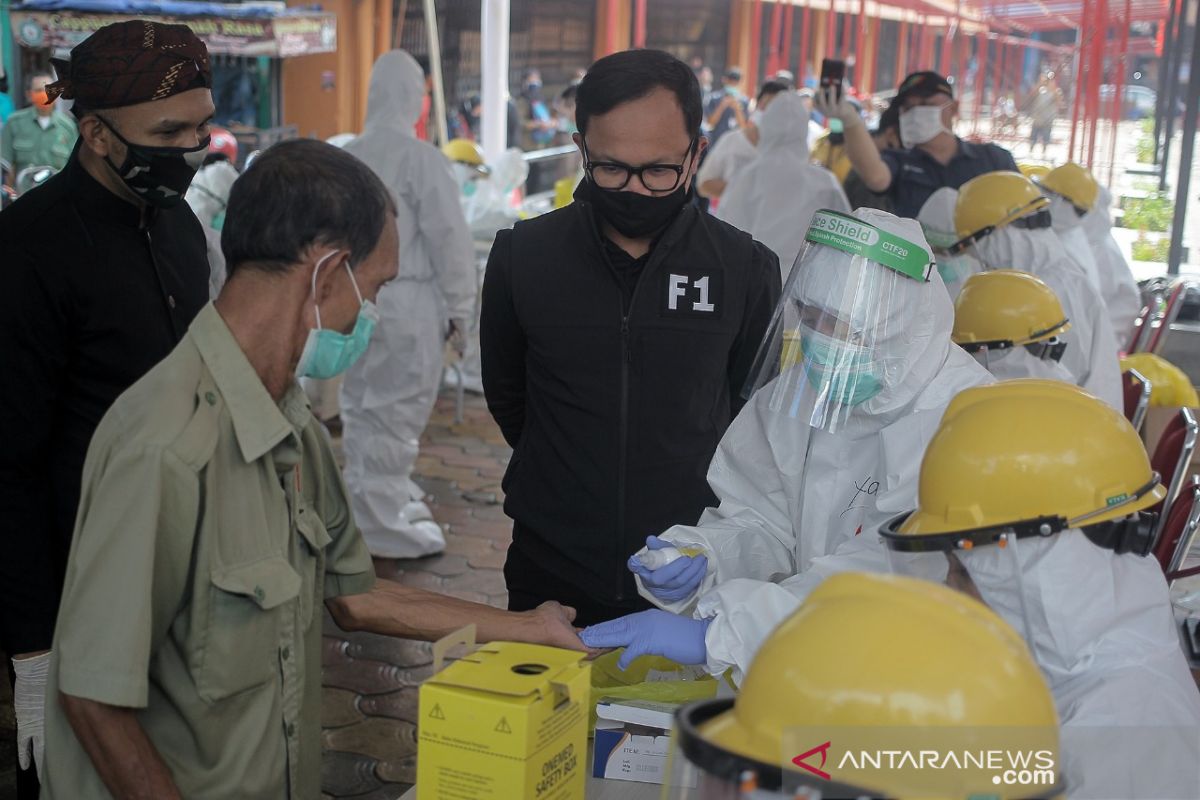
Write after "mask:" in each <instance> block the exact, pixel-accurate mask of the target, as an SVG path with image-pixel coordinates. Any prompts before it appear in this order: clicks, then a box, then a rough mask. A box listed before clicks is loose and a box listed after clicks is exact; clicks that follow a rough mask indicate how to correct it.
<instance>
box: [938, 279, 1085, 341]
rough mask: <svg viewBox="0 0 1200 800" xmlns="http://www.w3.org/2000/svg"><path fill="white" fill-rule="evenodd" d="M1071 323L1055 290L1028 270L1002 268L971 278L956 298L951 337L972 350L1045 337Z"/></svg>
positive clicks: (1045, 338) (1065, 327)
mask: <svg viewBox="0 0 1200 800" xmlns="http://www.w3.org/2000/svg"><path fill="white" fill-rule="evenodd" d="M1070 327H1071V323H1070V321H1068V320H1067V315H1066V313H1065V312H1064V311H1063V307H1062V303H1060V302H1059V301H1058V296H1057V295H1056V294H1054V290H1053V289H1051V288H1050V287H1049V286H1047V285H1046V284H1045V283H1044V282H1043V281H1042V280H1041V279H1040V278H1037V277H1034V276H1033V275H1030V274H1029V273H1028V272H1018V271H1016V270H1012V269H998V270H994V271H992V272H980V273H977V274H975V275H972V276H971V277H970V278H967V281H966V283H964V284H963V287H962V291H961V292H959V295H958V299H956V300H955V301H954V331H953V332H952V333H951V334H950V338H951V339H952V340H953V341H954V343H955V344H957V345H959V346H960V347H963V348H964V349H966V350H968V351H973V350H978V349H980V348H982V347H987V348H989V349H1005V348H1008V347H1020V346H1022V345H1027V344H1033V343H1034V342H1044V341H1046V340H1048V339H1052V338H1054V337H1055V336H1059V335H1060V334H1062V333H1064V332H1066V331H1067V330H1068V329H1069V328H1070Z"/></svg>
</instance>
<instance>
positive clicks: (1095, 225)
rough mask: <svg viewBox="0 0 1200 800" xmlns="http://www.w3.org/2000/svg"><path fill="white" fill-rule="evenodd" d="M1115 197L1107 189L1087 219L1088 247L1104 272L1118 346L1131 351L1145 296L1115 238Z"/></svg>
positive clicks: (1103, 282) (1105, 293)
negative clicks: (1113, 232) (1136, 321)
mask: <svg viewBox="0 0 1200 800" xmlns="http://www.w3.org/2000/svg"><path fill="white" fill-rule="evenodd" d="M1111 207H1112V194H1111V193H1110V192H1109V191H1108V189H1106V188H1104V187H1103V186H1101V187H1100V196H1099V197H1098V198H1097V200H1096V205H1095V206H1094V207H1093V208H1092V210H1091V211H1089V212H1087V213H1086V214H1084V215H1083V228H1084V231H1085V232H1086V233H1087V240H1088V246H1089V247H1091V248H1092V255H1093V256H1095V258H1096V266H1097V267H1098V269H1099V272H1100V294H1101V295H1103V297H1104V304H1105V305H1106V306H1107V307H1108V318H1109V321H1111V322H1112V327H1113V331H1114V332H1115V333H1116V335H1117V344H1119V345H1120V346H1122V347H1128V346H1129V342H1130V340H1131V338H1132V336H1133V321H1134V320H1135V319H1137V316H1138V314H1139V313H1140V312H1141V310H1142V293H1141V291H1140V290H1139V289H1138V285H1137V279H1135V278H1134V276H1133V271H1132V270H1130V269H1129V262H1128V261H1126V260H1125V254H1124V253H1122V252H1121V246H1120V245H1119V244H1117V240H1116V239H1114V238H1113V235H1112V213H1111Z"/></svg>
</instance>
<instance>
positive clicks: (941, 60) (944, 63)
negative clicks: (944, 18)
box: [937, 24, 954, 75]
mask: <svg viewBox="0 0 1200 800" xmlns="http://www.w3.org/2000/svg"><path fill="white" fill-rule="evenodd" d="M953 41H954V35H953V27H952V24H951V25H947V26H946V32H945V33H944V34H942V52H941V55H940V56H939V57H938V65H937V71H938V72H940V73H941V74H943V75H945V74H946V70H947V69H948V68H949V67H950V47H951V42H953Z"/></svg>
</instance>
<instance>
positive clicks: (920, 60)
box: [909, 15, 929, 69]
mask: <svg viewBox="0 0 1200 800" xmlns="http://www.w3.org/2000/svg"><path fill="white" fill-rule="evenodd" d="M918 24H919V25H920V26H921V32H920V34H919V35H918V36H917V63H916V64H909V67H910V68H913V67H915V68H916V69H926V68H927V65H928V64H929V61H928V59H927V58H926V55H925V50H926V48H927V47H928V46H929V25H928V23H927V22H926V18H925V16H924V15H922V16H921V21H920V22H919V23H918Z"/></svg>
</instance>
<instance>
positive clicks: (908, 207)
mask: <svg viewBox="0 0 1200 800" xmlns="http://www.w3.org/2000/svg"><path fill="white" fill-rule="evenodd" d="M880 155H881V156H882V157H883V163H885V164H887V165H888V169H890V170H891V171H892V185H891V186H889V187H888V188H887V189H886V190H885V193H887V194H890V195H891V196H892V202H893V204H894V205H895V212H894V213H895V214H896V216H898V217H913V218H914V219H915V218H916V216H917V214H919V213H920V212H921V207H922V206H924V205H925V201H926V200H928V199H929V196H930V195H931V194H933V193H934V192H936V191H937V190H938V189H941V188H942V187H944V186H949V187H950V188H951V189H957V188H959V187H960V186H962V185H963V184H964V183H966V182H967V181H969V180H971V178H975V177H978V176H980V175H983V174H984V173H987V172H996V171H997V170H1008V171H1011V172H1016V171H1017V162H1016V161H1014V160H1013V157H1012V153H1010V152H1008V151H1007V150H1005V149H1004V148H1003V147H1000V146H999V145H995V144H991V143H987V144H972V143H971V142H964V141H963V140H962V139H959V140H958V152H957V153H956V154H955V155H954V158H952V159H950V163H949V164H942V163H940V162H939V161H938V160H937V159H936V158H934V157H933V156H931V155H929V153H926V152H925V151H924V150H922V149H920V148H919V147H914V148H913V149H911V150H884V151H883V153H881V154H880Z"/></svg>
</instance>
